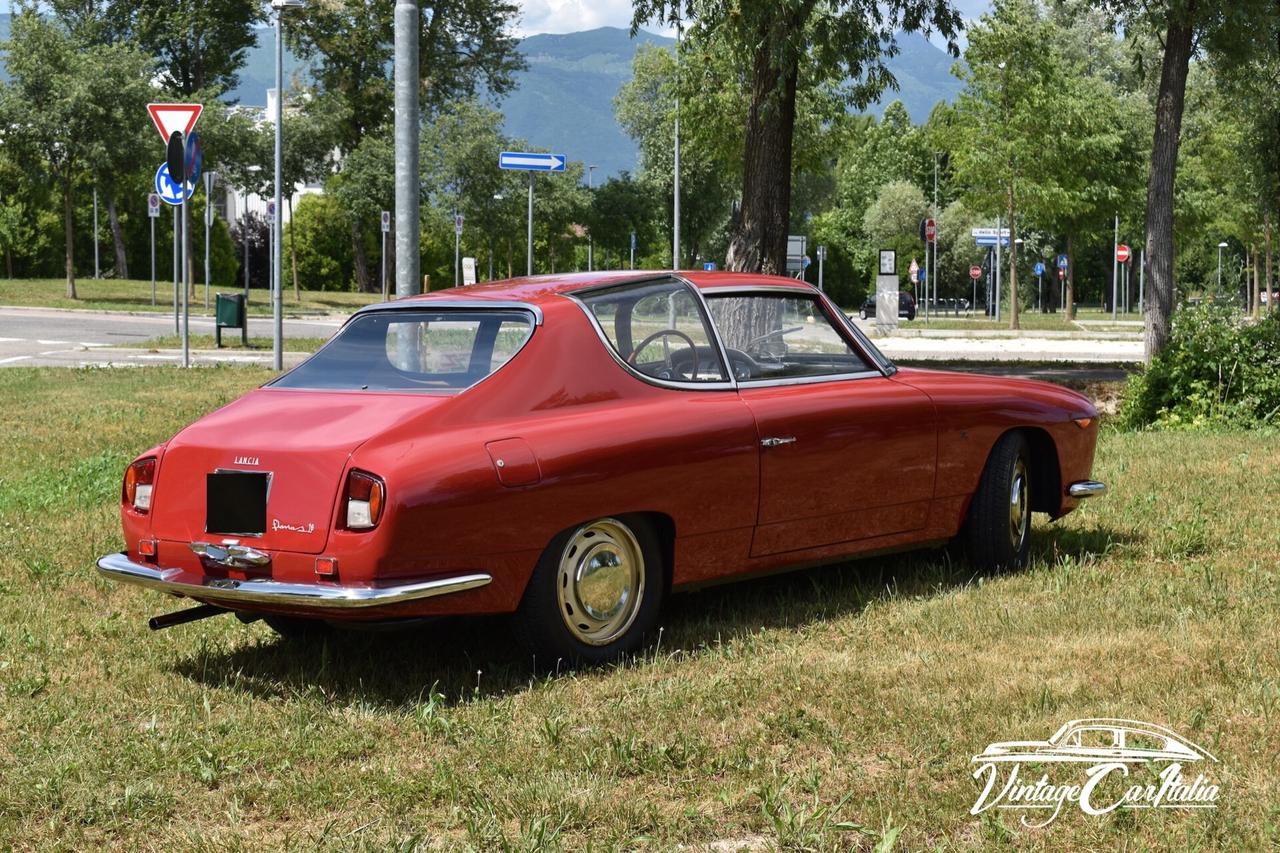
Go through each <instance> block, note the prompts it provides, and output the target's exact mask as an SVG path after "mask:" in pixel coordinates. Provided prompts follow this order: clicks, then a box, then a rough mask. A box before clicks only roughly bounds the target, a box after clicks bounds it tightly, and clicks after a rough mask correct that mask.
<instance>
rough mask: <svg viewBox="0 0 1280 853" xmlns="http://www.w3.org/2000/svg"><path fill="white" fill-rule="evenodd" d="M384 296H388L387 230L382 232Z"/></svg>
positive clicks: (384, 297)
mask: <svg viewBox="0 0 1280 853" xmlns="http://www.w3.org/2000/svg"><path fill="white" fill-rule="evenodd" d="M382 298H383V299H386V298H387V232H386V231H383V232H382Z"/></svg>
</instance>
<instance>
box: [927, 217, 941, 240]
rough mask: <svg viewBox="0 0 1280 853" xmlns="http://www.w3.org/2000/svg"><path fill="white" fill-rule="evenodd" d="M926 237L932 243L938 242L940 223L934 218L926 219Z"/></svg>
mask: <svg viewBox="0 0 1280 853" xmlns="http://www.w3.org/2000/svg"><path fill="white" fill-rule="evenodd" d="M924 239H925V240H926V241H928V242H930V243H934V242H937V239H938V223H936V222H934V221H933V220H932V219H926V220H925V221H924Z"/></svg>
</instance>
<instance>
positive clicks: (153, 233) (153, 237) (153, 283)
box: [147, 210, 156, 305]
mask: <svg viewBox="0 0 1280 853" xmlns="http://www.w3.org/2000/svg"><path fill="white" fill-rule="evenodd" d="M147 213H148V214H150V213H151V211H150V210H148V211H147ZM147 218H148V219H150V220H151V304H152V305H155V304H156V217H154V216H148V217H147Z"/></svg>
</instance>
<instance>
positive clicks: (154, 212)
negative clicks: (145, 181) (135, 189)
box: [147, 193, 160, 219]
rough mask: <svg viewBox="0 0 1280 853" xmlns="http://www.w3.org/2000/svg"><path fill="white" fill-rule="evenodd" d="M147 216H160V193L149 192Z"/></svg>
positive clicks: (153, 217)
mask: <svg viewBox="0 0 1280 853" xmlns="http://www.w3.org/2000/svg"><path fill="white" fill-rule="evenodd" d="M147 216H150V217H151V218H152V219H156V218H158V217H159V216H160V195H159V193H147Z"/></svg>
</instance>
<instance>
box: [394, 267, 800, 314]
mask: <svg viewBox="0 0 1280 853" xmlns="http://www.w3.org/2000/svg"><path fill="white" fill-rule="evenodd" d="M670 276H679V277H680V278H683V279H685V280H687V281H688V282H690V283H691V284H693V285H694V286H695V287H697V288H699V289H700V290H706V291H710V290H715V289H716V288H721V287H771V288H774V287H786V288H792V289H795V290H797V291H802V292H803V291H809V292H811V291H813V290H814V287H813V285H810V284H807V283H805V282H803V281H799V280H797V279H794V278H784V277H783V276H777V275H761V274H758V273H741V272H707V271H704V270H689V271H672V270H647V271H646V270H611V271H607V272H574V273H559V274H555V275H535V276H527V277H521V278H512V279H507V280H505V281H495V282H489V283H486V284H472V285H467V286H466V287H451V288H449V289H447V290H433V291H431V292H430V293H423V294H419V295H417V296H410V297H407V298H405V299H400V300H397V301H396V302H395V304H396V305H401V306H403V305H406V304H409V303H419V302H447V301H458V300H483V301H486V302H488V301H494V302H507V303H512V302H525V303H530V304H533V305H537V304H540V303H542V302H545V301H547V300H549V299H552V298H554V297H556V296H559V295H562V294H566V293H572V292H574V291H576V290H583V289H585V288H588V287H594V286H596V285H606V284H625V283H626V282H630V281H649V280H653V279H659V278H668V277H670ZM370 307H373V306H370Z"/></svg>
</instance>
